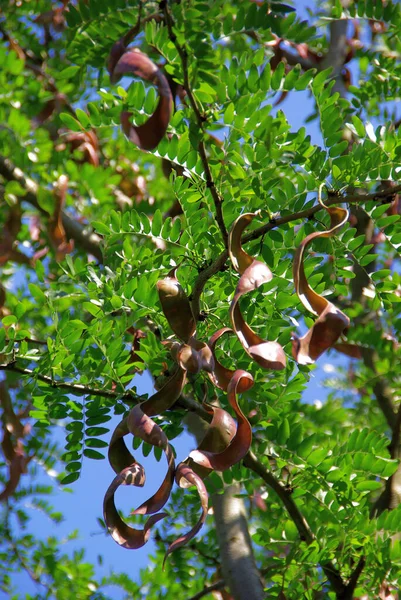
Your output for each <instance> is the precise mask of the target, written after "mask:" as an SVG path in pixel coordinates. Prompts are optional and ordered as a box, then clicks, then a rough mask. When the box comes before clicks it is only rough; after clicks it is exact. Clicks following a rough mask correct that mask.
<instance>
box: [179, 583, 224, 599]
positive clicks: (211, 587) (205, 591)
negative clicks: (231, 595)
mask: <svg viewBox="0 0 401 600" xmlns="http://www.w3.org/2000/svg"><path fill="white" fill-rule="evenodd" d="M224 586H225V582H224V579H219V581H216V582H215V583H212V584H211V585H207V586H205V587H204V588H203V590H201V591H200V592H198V593H197V594H195V596H191V597H190V598H188V600H200V598H203V596H207V595H208V594H210V593H211V592H215V591H216V590H221V589H222V588H223V587H224Z"/></svg>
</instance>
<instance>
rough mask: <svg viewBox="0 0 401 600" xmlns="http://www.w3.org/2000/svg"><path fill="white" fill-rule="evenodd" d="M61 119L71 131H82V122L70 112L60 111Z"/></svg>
mask: <svg viewBox="0 0 401 600" xmlns="http://www.w3.org/2000/svg"><path fill="white" fill-rule="evenodd" d="M60 119H61V121H62V122H63V123H64V125H65V126H66V127H68V129H71V131H82V127H81V125H80V123H79V122H78V121H77V120H76V119H74V117H73V116H72V115H70V114H69V113H60Z"/></svg>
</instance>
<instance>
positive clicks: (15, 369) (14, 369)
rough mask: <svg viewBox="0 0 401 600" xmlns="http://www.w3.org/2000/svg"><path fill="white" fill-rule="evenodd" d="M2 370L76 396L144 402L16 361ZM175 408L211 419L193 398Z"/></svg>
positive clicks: (3, 365) (1, 366)
mask: <svg viewBox="0 0 401 600" xmlns="http://www.w3.org/2000/svg"><path fill="white" fill-rule="evenodd" d="M0 371H9V372H11V373H20V374H21V375H26V376H27V377H31V378H32V379H34V380H39V381H41V382H42V383H45V384H47V385H49V386H50V387H52V388H60V389H62V390H66V391H69V392H70V393H71V394H75V395H76V396H83V395H86V396H100V397H102V398H111V399H113V400H114V399H115V400H123V401H124V402H127V403H129V404H132V403H133V402H134V403H138V402H142V401H143V398H142V397H141V396H138V395H137V394H135V393H134V392H132V391H128V392H124V393H119V392H113V391H111V390H101V389H98V388H91V387H88V386H86V385H81V384H80V383H67V382H65V381H55V380H54V379H52V378H51V377H48V376H47V375H42V374H41V373H38V372H37V371H34V370H32V369H25V368H23V367H19V366H17V364H16V363H15V362H11V363H8V364H0ZM173 408H184V409H185V410H188V411H190V412H193V413H196V414H198V415H199V416H200V417H201V418H202V419H204V420H205V421H210V414H209V413H207V412H206V411H205V409H204V408H202V405H201V404H200V403H199V402H196V401H195V400H193V399H192V398H185V397H184V396H181V397H180V398H179V399H178V400H177V402H176V403H175V404H174V407H173Z"/></svg>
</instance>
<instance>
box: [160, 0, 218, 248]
mask: <svg viewBox="0 0 401 600" xmlns="http://www.w3.org/2000/svg"><path fill="white" fill-rule="evenodd" d="M164 18H165V22H166V25H167V31H168V35H169V38H170V40H171V41H172V42H173V44H174V46H175V47H176V50H177V52H178V55H179V57H180V59H181V65H182V72H183V76H184V89H185V91H186V93H187V96H188V100H189V103H190V105H191V107H192V110H193V111H194V113H195V117H196V121H197V123H198V127H199V129H200V131H201V133H202V138H203V136H204V134H205V128H204V124H205V122H206V117H205V115H203V114H202V113H201V111H200V109H199V106H198V103H197V102H196V99H195V96H194V95H193V93H192V88H191V84H190V81H189V71H188V53H187V50H186V48H185V47H184V46H181V45H180V44H179V43H178V41H177V36H176V35H175V33H174V31H173V26H174V23H173V18H172V16H171V14H170V11H169V8H168V1H167V0H165V2H164ZM198 152H199V156H200V158H201V161H202V164H203V168H204V170H205V178H206V187H207V188H208V189H209V190H210V193H211V195H212V198H213V202H214V206H215V209H216V221H217V224H218V226H219V229H220V232H221V235H222V237H223V241H224V245H225V247H226V248H227V245H228V234H227V229H226V226H225V224H224V219H223V210H222V204H223V200H222V198H221V196H220V194H219V192H218V191H217V187H216V184H215V182H214V179H213V176H212V172H211V170H210V165H209V161H208V159H207V155H206V147H205V142H204V140H203V139H201V141H200V142H199V144H198Z"/></svg>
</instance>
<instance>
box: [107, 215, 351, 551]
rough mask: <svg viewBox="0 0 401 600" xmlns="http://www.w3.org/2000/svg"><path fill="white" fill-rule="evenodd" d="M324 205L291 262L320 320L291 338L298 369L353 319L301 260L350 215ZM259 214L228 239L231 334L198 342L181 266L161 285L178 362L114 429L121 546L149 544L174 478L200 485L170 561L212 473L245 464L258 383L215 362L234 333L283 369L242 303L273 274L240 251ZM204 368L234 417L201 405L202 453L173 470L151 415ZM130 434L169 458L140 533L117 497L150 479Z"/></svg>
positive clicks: (144, 509)
mask: <svg viewBox="0 0 401 600" xmlns="http://www.w3.org/2000/svg"><path fill="white" fill-rule="evenodd" d="M322 205H323V207H324V208H325V209H326V210H327V212H328V213H329V215H330V219H331V224H330V229H328V230H326V231H323V232H315V233H312V234H310V235H309V236H307V237H306V238H305V240H304V241H303V242H302V243H301V245H300V247H299V248H298V250H297V252H296V254H295V258H294V284H295V289H296V292H297V294H298V296H299V298H300V300H301V302H302V303H303V304H304V306H305V307H306V308H307V309H308V310H310V311H311V312H312V313H314V314H316V315H317V316H318V319H317V320H316V322H315V324H314V325H313V327H312V328H311V329H310V330H309V331H308V333H307V334H306V335H304V336H303V337H302V338H300V339H299V338H297V337H295V336H294V339H293V356H294V358H295V360H297V361H298V362H299V363H300V364H308V363H311V362H313V361H314V360H316V358H318V357H319V356H320V355H321V354H322V353H323V352H324V351H325V350H327V349H328V348H330V347H332V346H333V345H334V344H335V342H336V341H337V339H338V338H339V337H340V335H341V334H342V333H343V332H344V330H345V329H346V328H347V327H348V325H349V319H348V318H347V317H346V316H345V315H344V314H343V313H342V312H341V311H340V310H338V309H337V308H336V307H335V306H334V305H333V304H331V303H330V302H328V301H327V300H326V299H325V298H324V297H322V296H320V295H319V294H317V293H316V292H314V291H313V290H312V289H311V288H310V286H309V285H308V282H307V279H306V276H305V271H304V266H303V261H304V256H305V249H306V247H307V246H308V244H310V243H311V242H312V240H314V239H316V238H318V237H329V236H332V235H334V234H335V233H336V232H337V231H338V229H339V228H340V227H341V226H342V225H343V224H344V223H345V222H346V220H347V218H348V212H347V211H346V210H345V209H342V208H329V207H326V206H325V205H324V204H322ZM257 215H258V213H246V214H243V215H241V216H240V217H238V218H237V219H236V221H235V222H234V224H233V226H232V229H231V231H230V234H229V255H230V259H231V262H232V265H233V267H234V269H235V270H236V271H237V272H238V273H239V275H240V278H239V280H238V284H237V287H236V289H235V293H234V297H233V300H232V302H231V306H230V310H229V314H230V319H231V323H232V329H230V328H228V327H224V328H222V329H220V330H218V331H217V332H216V333H215V334H214V335H213V336H212V337H211V338H210V339H209V340H208V343H206V342H204V341H201V340H199V339H198V338H197V332H196V322H195V319H194V316H193V313H192V309H191V304H190V302H189V299H188V297H187V295H186V293H185V291H184V290H183V288H182V286H181V285H180V283H179V281H178V279H177V277H176V271H177V268H174V269H173V270H172V271H171V272H170V273H169V274H168V275H167V276H166V277H165V278H164V279H162V280H160V281H158V282H157V289H158V293H159V299H160V303H161V306H162V310H163V313H164V315H165V317H166V319H167V321H168V323H169V326H170V327H171V329H172V331H173V332H174V334H175V336H176V338H177V341H168V342H167V344H168V346H169V348H170V352H171V355H172V357H173V359H174V362H175V371H174V372H173V374H172V375H171V376H170V378H169V379H168V380H167V382H166V383H165V385H164V386H163V387H162V388H161V389H160V390H159V391H158V392H156V393H155V394H153V396H151V397H150V398H149V399H147V400H145V401H144V402H141V403H140V404H138V405H136V406H135V407H134V408H132V410H131V411H130V412H129V414H128V416H127V417H125V418H124V419H123V421H122V422H121V423H120V424H119V425H118V426H117V428H116V430H115V431H114V433H113V436H112V439H111V442H110V447H109V461H110V464H111V466H112V468H113V470H114V471H115V472H116V477H115V478H114V480H113V482H112V483H111V485H110V486H109V488H108V490H107V492H106V495H105V499H104V519H105V522H106V525H107V527H108V530H109V532H110V534H111V535H112V537H113V539H114V540H115V541H116V542H117V543H118V544H120V545H121V546H123V547H124V548H129V549H134V548H140V547H141V546H143V545H144V544H145V543H146V542H147V540H148V538H149V535H150V529H151V527H152V526H153V525H154V524H155V523H157V522H158V521H159V520H160V519H162V518H164V517H165V516H166V513H164V512H161V511H162V509H163V507H164V506H165V504H166V502H167V500H168V499H169V497H170V493H171V490H172V487H173V484H174V480H175V482H176V483H177V485H178V486H179V487H181V488H187V487H190V486H195V487H196V488H197V491H198V494H199V498H200V503H201V515H200V517H199V520H198V522H197V523H196V525H195V526H194V527H193V528H192V529H190V530H189V531H188V532H187V533H186V534H184V535H182V536H181V537H179V538H178V539H176V540H175V541H174V542H173V543H172V544H171V545H170V546H169V548H168V550H167V552H166V556H165V558H166V557H167V556H168V555H169V554H170V553H171V552H172V551H173V550H175V549H177V548H179V547H180V546H182V545H184V544H186V543H187V542H188V541H189V540H190V539H192V538H193V537H194V536H195V535H196V534H197V533H198V531H199V530H200V528H201V527H202V525H203V523H204V522H205V519H206V515H207V510H208V494H207V491H206V487H205V484H204V482H203V480H204V479H205V477H206V476H207V475H208V474H210V473H211V472H212V471H213V470H216V471H224V470H226V469H229V468H230V467H231V466H233V465H234V464H235V463H237V462H239V461H240V460H242V459H243V458H244V456H245V455H246V454H247V452H248V451H249V449H250V446H251V442H252V428H251V425H250V423H249V421H248V419H247V418H246V416H245V415H244V413H243V412H242V410H241V408H240V406H239V404H238V399H237V396H238V394H242V393H244V392H246V391H247V390H249V389H250V388H251V387H252V386H253V383H254V380H253V377H252V375H251V374H250V373H248V372H247V371H243V370H242V369H237V370H230V369H228V368H226V367H224V366H223V365H222V364H221V363H220V362H219V361H218V360H217V357H216V354H215V346H216V343H217V342H218V340H219V339H220V338H221V337H222V336H223V335H225V334H229V333H231V334H236V335H237V337H238V339H239V341H240V342H241V344H242V346H243V348H244V350H245V351H246V352H247V354H248V355H249V356H250V357H251V358H252V359H253V360H254V361H255V362H257V363H258V364H259V365H260V366H261V367H263V368H266V369H273V370H282V369H284V368H285V367H286V356H285V353H284V350H283V348H282V346H281V345H280V344H278V343H277V342H276V341H264V340H262V339H261V338H260V337H259V336H258V335H257V334H256V333H255V332H254V331H253V330H252V329H251V328H250V326H249V325H248V324H247V323H246V321H245V319H244V317H243V314H242V312H241V310H240V306H239V301H240V298H241V297H242V296H243V295H244V294H246V293H248V292H251V291H253V290H255V289H257V288H258V287H259V286H261V285H262V284H263V283H266V282H268V281H270V280H271V279H272V277H273V275H272V273H271V271H270V269H269V268H268V267H267V265H265V264H264V263H262V262H260V261H258V260H256V259H254V258H253V257H251V256H250V255H249V254H247V253H246V252H245V251H244V250H243V248H242V244H241V236H242V234H243V232H244V230H245V228H246V227H247V226H248V225H249V224H250V223H251V222H252V220H253V219H254V218H255V217H256V216H257ZM201 371H204V372H205V373H206V374H207V376H208V377H209V379H210V381H211V382H212V383H213V385H215V386H216V387H218V388H220V389H221V390H223V391H225V392H226V393H227V399H228V402H229V404H230V406H231V408H232V409H233V411H234V413H235V417H236V419H235V420H234V419H233V417H232V416H231V415H230V414H229V413H228V412H227V411H226V410H224V409H222V408H220V407H216V406H213V405H211V404H209V403H207V402H206V401H205V400H204V401H203V403H202V404H203V408H204V409H205V410H206V411H207V412H208V413H209V414H210V417H211V422H210V424H209V426H208V429H207V431H206V434H205V436H204V438H203V440H202V442H201V443H200V444H199V446H198V448H197V449H196V450H193V451H192V452H191V453H190V454H189V456H188V457H187V458H186V459H185V460H184V461H183V462H180V463H179V464H178V466H176V465H175V461H174V455H173V451H172V448H171V446H170V444H169V441H168V439H167V437H166V435H165V433H164V432H163V430H162V429H161V428H160V427H159V426H158V425H157V424H156V423H155V421H154V420H153V419H152V417H154V416H155V415H158V414H160V413H163V412H164V411H166V410H168V409H169V408H171V407H172V406H173V405H174V403H175V402H176V401H177V400H178V398H179V397H180V395H181V392H182V390H183V388H184V386H185V383H186V380H187V374H188V373H190V374H193V375H196V374H198V373H200V372H201ZM128 434H131V435H133V436H137V437H139V438H140V439H141V440H143V441H144V442H147V443H148V444H150V445H152V446H155V447H158V448H161V449H162V450H163V452H164V454H165V456H166V461H167V472H166V475H165V477H164V479H163V481H162V483H161V485H160V487H159V489H158V490H157V492H156V493H155V494H154V495H153V496H151V497H150V498H149V499H148V500H147V501H146V502H144V503H143V504H142V505H141V506H139V508H137V509H136V510H135V511H134V512H133V514H135V515H150V516H149V518H148V520H147V521H146V523H145V525H144V527H143V529H134V528H132V527H130V526H128V525H127V524H126V523H125V522H124V521H123V520H122V519H121V517H120V515H119V514H118V511H117V509H116V506H115V503H114V494H115V491H116V490H117V488H118V487H119V486H120V485H133V486H143V485H144V482H145V471H144V468H143V467H142V465H141V464H139V463H138V462H137V461H136V460H135V458H134V457H133V456H132V454H131V453H130V451H129V450H128V449H127V447H126V445H125V442H124V437H125V436H127V435H128Z"/></svg>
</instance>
